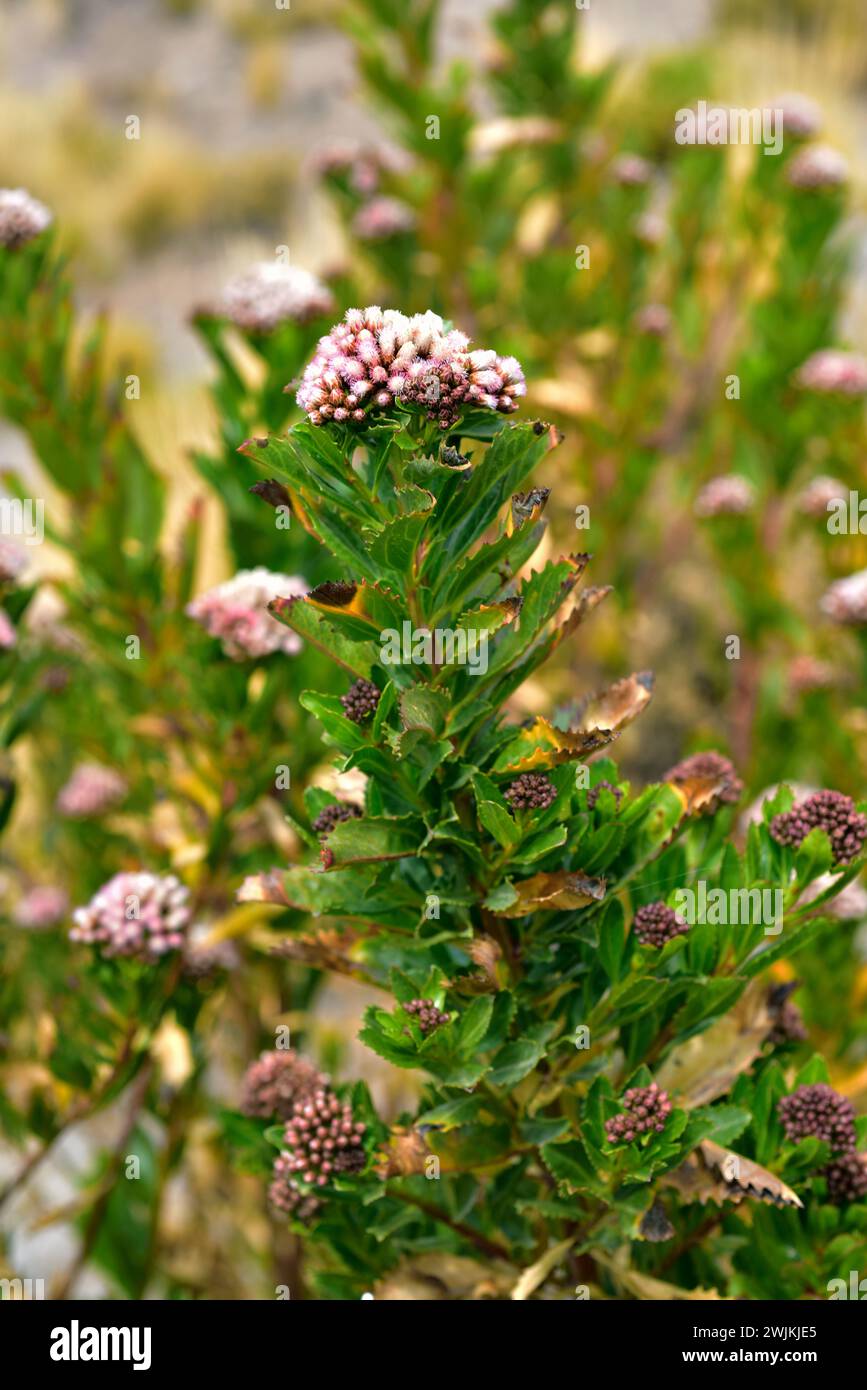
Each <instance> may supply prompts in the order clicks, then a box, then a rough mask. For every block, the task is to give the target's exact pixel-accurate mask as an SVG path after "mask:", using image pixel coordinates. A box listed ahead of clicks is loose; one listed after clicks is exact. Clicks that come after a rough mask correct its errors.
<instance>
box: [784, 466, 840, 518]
mask: <svg viewBox="0 0 867 1390" xmlns="http://www.w3.org/2000/svg"><path fill="white" fill-rule="evenodd" d="M848 496H849V489H848V488H847V486H846V484H845V483H841V482H840V481H839V479H838V478H830V477H828V475H827V474H825V473H820V474H819V476H818V477H816V478H813V479H812V481H811V482H809V483H808V484H807V486H806V487H805V488H804V490H803V492H801V493H800V494H799V496H798V499H797V501H798V507H799V509H800V510H801V511H802V512H803V513H804V514H805V515H806V516H815V517H826V516H827V514H828V508H829V507H831V506H832V505H833V503H834V502H838V501H839V500H840V498H841V497H844V498H847V499H848Z"/></svg>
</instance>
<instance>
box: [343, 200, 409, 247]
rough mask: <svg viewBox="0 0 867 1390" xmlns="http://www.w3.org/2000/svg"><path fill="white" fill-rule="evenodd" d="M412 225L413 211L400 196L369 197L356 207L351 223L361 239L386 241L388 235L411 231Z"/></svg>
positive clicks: (392, 235)
mask: <svg viewBox="0 0 867 1390" xmlns="http://www.w3.org/2000/svg"><path fill="white" fill-rule="evenodd" d="M414 226H415V213H414V212H413V210H412V208H411V207H410V206H409V204H408V203H404V202H402V201H401V200H400V198H384V197H383V198H371V200H370V202H369V203H365V204H364V205H363V207H360V208H359V209H358V212H357V213H356V214H355V218H354V220H353V223H352V228H353V231H354V232H355V235H356V236H357V237H358V238H359V239H360V240H361V241H387V240H388V239H389V237H394V236H401V235H402V234H403V233H405V232H411V231H412V229H413V227H414Z"/></svg>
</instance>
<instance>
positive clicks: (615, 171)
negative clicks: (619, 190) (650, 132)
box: [611, 154, 653, 188]
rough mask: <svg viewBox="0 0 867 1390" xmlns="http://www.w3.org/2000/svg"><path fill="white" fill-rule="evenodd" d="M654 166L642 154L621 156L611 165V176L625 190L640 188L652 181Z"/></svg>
mask: <svg viewBox="0 0 867 1390" xmlns="http://www.w3.org/2000/svg"><path fill="white" fill-rule="evenodd" d="M652 173H653V166H652V165H651V164H648V162H647V160H646V159H642V157H641V155H640V154H619V155H618V156H617V158H616V159H615V160H613V161H612V164H611V176H612V178H613V179H614V181H615V183H619V184H621V185H622V186H623V187H624V188H640V187H642V186H643V185H644V184H646V183H648V182H649V181H650V177H651V175H652Z"/></svg>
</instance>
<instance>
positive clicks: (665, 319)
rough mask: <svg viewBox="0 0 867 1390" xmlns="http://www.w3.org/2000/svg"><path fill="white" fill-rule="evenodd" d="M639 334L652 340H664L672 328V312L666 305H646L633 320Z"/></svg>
mask: <svg viewBox="0 0 867 1390" xmlns="http://www.w3.org/2000/svg"><path fill="white" fill-rule="evenodd" d="M633 322H634V324H635V327H636V328H637V329H638V332H639V333H646V334H647V336H648V337H650V338H664V337H665V335H666V333H668V331H669V329H670V328H671V311H670V310H669V308H668V307H667V305H665V304H645V305H644V306H643V308H641V309H639V310H638V313H637V314H636V315H635V318H634V320H633Z"/></svg>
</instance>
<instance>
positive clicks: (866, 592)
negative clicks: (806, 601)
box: [820, 570, 867, 627]
mask: <svg viewBox="0 0 867 1390" xmlns="http://www.w3.org/2000/svg"><path fill="white" fill-rule="evenodd" d="M820 607H821V609H822V612H823V613H827V614H828V617H829V618H833V620H834V622H835V623H847V624H850V625H851V626H853V627H856V626H858V625H859V624H861V623H867V570H858V571H857V572H856V573H855V574H847V575H846V577H845V579H835V581H834V583H833V584H832V585H831V587H830V588H829V589H828V590H827V591H826V593H825V594H824V595H823V596H822V599H821V603H820Z"/></svg>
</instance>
